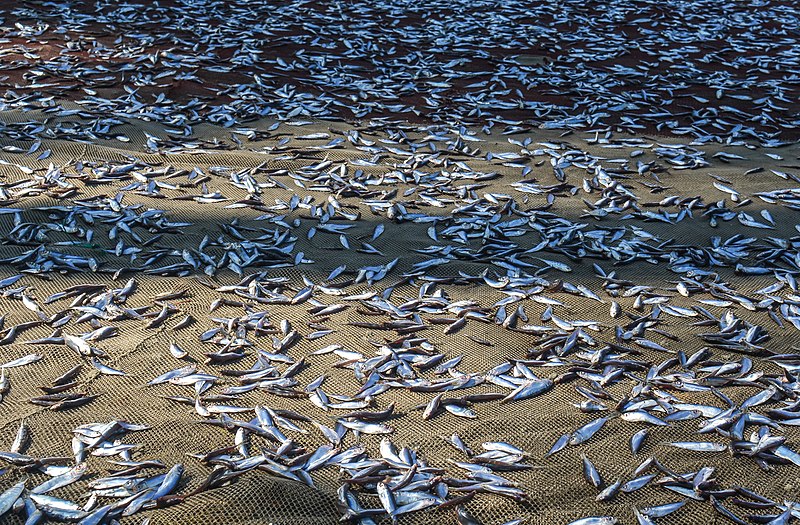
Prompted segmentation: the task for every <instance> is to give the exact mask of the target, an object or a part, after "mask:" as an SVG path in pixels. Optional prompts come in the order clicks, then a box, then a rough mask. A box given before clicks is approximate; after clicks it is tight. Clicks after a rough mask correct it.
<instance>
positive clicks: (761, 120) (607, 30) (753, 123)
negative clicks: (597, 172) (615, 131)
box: [0, 0, 800, 144]
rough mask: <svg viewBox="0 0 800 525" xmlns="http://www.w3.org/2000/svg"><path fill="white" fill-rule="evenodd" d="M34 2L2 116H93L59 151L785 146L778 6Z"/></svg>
mask: <svg viewBox="0 0 800 525" xmlns="http://www.w3.org/2000/svg"><path fill="white" fill-rule="evenodd" d="M50 5H52V4H51V3H50V2H44V1H41V0H40V1H37V2H34V3H32V4H31V5H25V6H14V7H13V8H10V9H8V10H7V11H6V12H4V16H5V17H6V21H5V23H6V24H7V27H5V28H4V29H3V37H4V42H5V45H4V49H3V50H2V51H3V52H2V56H3V64H2V67H1V68H0V72H3V73H4V75H5V77H6V78H5V84H6V86H7V88H6V92H5V97H4V100H3V107H5V108H29V107H42V108H48V109H50V108H52V107H53V105H54V104H53V103H52V98H53V97H52V94H58V95H60V96H66V97H68V98H70V99H72V100H74V101H75V102H77V103H78V105H77V106H73V107H69V108H67V110H68V111H70V112H71V113H72V114H74V115H79V116H87V115H91V116H92V117H93V121H92V124H91V125H90V126H89V127H83V126H77V125H70V126H67V127H65V128H64V129H62V130H61V131H60V132H59V133H58V135H60V136H65V137H68V138H71V139H89V140H93V139H94V138H98V137H99V138H108V139H112V140H114V139H118V140H121V141H127V140H129V137H126V136H125V135H120V134H117V133H115V132H114V131H113V129H112V128H113V125H114V123H115V121H119V120H120V119H128V118H140V119H145V120H151V121H152V120H157V121H162V122H164V123H166V124H168V125H169V127H170V128H171V132H170V135H172V136H175V137H177V138H180V137H181V135H182V134H183V133H184V132H185V131H186V130H189V129H191V125H192V123H193V122H197V121H199V120H206V121H210V122H213V123H216V124H220V125H224V126H234V125H235V124H236V123H237V122H239V121H241V120H243V119H248V118H253V117H263V116H270V117H280V118H292V117H297V116H299V117H308V116H317V117H339V118H345V119H353V118H372V117H382V116H386V115H395V116H399V117H401V118H404V119H410V120H424V121H433V122H450V121H454V120H457V121H460V122H462V123H471V124H474V125H477V126H479V127H480V126H488V127H493V126H495V125H498V124H500V125H506V126H508V127H511V128H515V129H524V130H529V129H531V128H533V127H536V126H541V127H543V128H545V129H579V128H587V129H593V128H595V127H598V126H600V127H605V126H615V127H617V128H619V129H623V130H626V131H630V132H632V133H636V132H642V131H659V132H661V133H672V134H674V135H677V136H690V137H693V138H695V139H697V140H700V141H702V142H707V141H719V142H724V141H725V140H726V139H728V138H733V139H737V138H754V139H756V140H758V141H760V142H763V143H765V144H779V143H781V142H782V137H785V136H790V137H796V134H794V131H793V130H794V129H795V128H796V126H797V123H798V121H797V115H796V113H795V112H794V111H793V110H792V102H793V100H794V99H795V98H796V96H797V94H798V81H797V80H796V78H795V76H796V73H797V72H798V71H799V70H800V57H799V56H798V52H797V48H798V46H797V37H796V35H795V34H794V32H793V31H791V30H790V29H789V28H793V27H796V26H797V24H798V14H797V12H796V10H794V9H792V6H790V5H785V4H782V3H780V2H777V3H775V2H765V1H764V2H759V3H758V9H750V8H749V7H747V6H744V5H742V4H740V3H737V2H732V1H727V2H714V1H710V0H695V1H693V2H691V3H686V2H680V1H669V2H667V4H666V6H665V8H662V7H661V4H658V3H654V2H642V1H634V0H625V1H622V2H617V3H615V4H614V5H613V6H610V7H608V8H607V9H595V8H594V6H588V5H586V4H585V3H584V2H580V1H576V0H559V1H555V2H550V3H548V4H547V5H545V6H541V7H540V8H538V9H536V10H535V11H534V12H531V10H530V9H529V5H528V4H527V3H526V2H522V1H519V0H515V1H509V2H504V3H503V5H502V6H498V5H497V4H496V2H491V1H488V0H479V1H475V0H473V1H470V2H465V1H460V2H456V3H453V4H448V5H447V6H440V5H426V4H420V3H418V2H413V1H410V0H404V1H401V2H392V3H384V2H381V3H377V4H376V3H375V2H371V1H369V2H368V1H365V0H360V1H356V2H349V3H347V4H331V5H325V6H318V5H313V6H312V5H311V4H310V3H309V2H308V1H307V0H293V1H290V2H285V3H283V4H281V6H277V7H274V8H273V9H271V10H270V12H269V13H261V12H260V11H259V9H260V7H261V6H260V4H257V3H253V2H248V1H243V2H236V3H231V2H216V1H212V0H202V1H193V2H175V3H171V4H169V5H163V6H162V5H160V4H151V3H142V4H128V3H126V4H108V5H106V4H97V5H94V4H85V3H82V2H68V3H67V4H64V5H63V9H52V8H50V7H49V6H50ZM254 12H258V13H259V15H257V16H254V15H253V13H254ZM165 21H169V22H165ZM165 23H168V24H169V27H170V30H169V31H164V24H165ZM98 34H99V35H100V36H98ZM344 35H346V36H344ZM54 49H57V50H58V51H57V52H56V51H53V50H54ZM755 94H758V95H755ZM55 111H57V110H55Z"/></svg>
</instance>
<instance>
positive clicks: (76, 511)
mask: <svg viewBox="0 0 800 525" xmlns="http://www.w3.org/2000/svg"><path fill="white" fill-rule="evenodd" d="M149 428H150V427H148V426H146V425H139V424H134V423H127V422H125V421H110V422H108V423H89V424H85V425H80V426H79V427H77V428H75V429H74V430H73V438H72V453H73V458H66V457H58V456H54V457H33V456H30V455H27V454H25V449H26V448H27V446H28V445H29V444H30V441H31V435H30V431H29V429H28V427H27V426H26V425H25V424H24V423H23V424H21V425H20V427H19V430H18V431H17V435H16V438H15V439H14V442H13V443H12V445H11V447H10V448H9V450H7V451H0V461H3V462H4V463H7V464H10V465H13V466H14V467H16V469H18V471H19V476H17V479H18V480H19V481H17V482H15V483H14V484H13V485H12V486H11V487H10V488H8V489H7V490H5V491H4V492H3V493H2V494H0V518H2V517H3V516H6V517H7V515H8V514H9V513H15V514H20V515H21V516H23V517H24V518H25V523H26V524H28V525H35V524H37V523H46V522H49V521H58V522H73V523H74V522H77V523H80V524H81V525H99V524H100V523H118V521H116V520H117V519H118V518H121V517H125V516H132V515H134V514H136V513H137V512H139V511H141V510H147V509H152V508H158V507H164V506H167V505H170V504H174V503H176V502H177V500H178V499H180V498H179V497H178V496H175V495H173V494H172V493H173V491H174V490H175V489H176V487H177V486H178V484H179V483H180V481H181V476H182V475H183V465H180V464H177V465H174V466H173V467H172V468H170V469H169V470H168V471H167V472H166V473H161V474H151V473H150V472H152V471H154V470H155V471H158V470H164V469H166V465H164V464H163V463H161V462H160V461H157V460H133V459H132V454H133V452H134V451H135V450H136V449H137V448H138V447H139V445H137V444H130V443H124V442H123V441H122V438H123V437H124V435H125V434H127V433H129V432H139V431H143V430H147V429H149ZM89 456H94V457H98V458H106V461H107V463H108V464H109V466H108V470H109V475H108V476H106V477H99V478H94V479H91V480H87V479H88V478H89V477H90V476H91V471H90V470H89V464H88V463H87V458H88V457H89ZM115 456H119V459H111V458H114V457H115ZM70 459H73V460H74V461H73V462H72V463H70ZM4 473H5V472H4ZM32 476H33V477H35V478H42V477H44V478H45V481H43V482H41V483H36V482H34V481H33V480H32V479H31V477H32ZM78 483H81V484H85V485H86V488H87V489H88V491H89V494H88V498H87V500H86V503H84V504H83V505H81V504H79V503H77V502H76V501H74V499H77V498H74V499H65V498H60V497H57V496H53V495H52V494H51V492H53V491H58V490H59V489H67V488H68V487H69V488H72V487H74V486H75V485H76V484H78ZM68 490H69V489H68ZM109 500H111V501H113V503H106V504H101V502H102V501H109Z"/></svg>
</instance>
